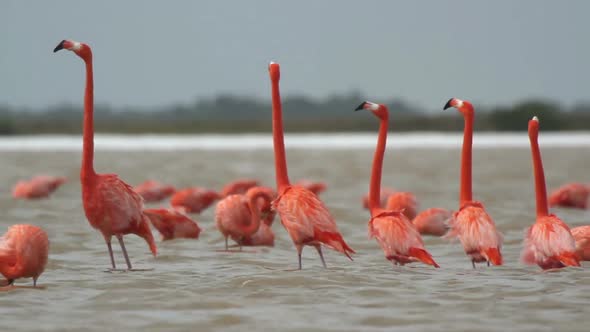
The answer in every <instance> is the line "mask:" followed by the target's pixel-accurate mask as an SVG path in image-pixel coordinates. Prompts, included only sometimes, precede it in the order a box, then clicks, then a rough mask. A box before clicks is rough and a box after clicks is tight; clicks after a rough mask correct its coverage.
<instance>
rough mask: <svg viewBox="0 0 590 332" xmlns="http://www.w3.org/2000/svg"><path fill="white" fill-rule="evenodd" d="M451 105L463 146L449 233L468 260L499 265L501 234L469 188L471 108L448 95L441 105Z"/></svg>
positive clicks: (473, 263)
mask: <svg viewBox="0 0 590 332" xmlns="http://www.w3.org/2000/svg"><path fill="white" fill-rule="evenodd" d="M449 107H455V108H456V109H457V110H458V111H459V112H460V113H461V114H463V118H464V121H465V128H464V129H463V149H462V152H461V194H460V200H459V211H457V212H455V213H454V214H453V219H452V220H451V221H450V222H449V227H450V229H449V232H448V233H447V234H448V236H449V237H451V238H453V237H456V238H459V240H460V241H461V243H462V244H463V248H464V249H465V254H467V255H468V256H471V263H472V265H473V268H475V263H481V262H487V263H488V266H489V264H490V263H492V264H494V265H502V253H501V252H500V250H501V247H502V235H501V234H500V233H499V232H498V231H497V230H496V224H494V221H493V220H492V218H491V217H490V216H489V215H488V213H487V212H486V210H485V208H484V206H483V204H482V203H480V202H477V201H474V200H473V199H472V192H471V149H472V146H471V145H472V140H473V117H474V115H475V114H474V113H475V111H474V109H473V105H471V103H470V102H468V101H463V100H461V99H457V98H451V99H450V100H449V101H448V102H447V103H446V105H445V107H444V109H445V110H446V109H447V108H449Z"/></svg>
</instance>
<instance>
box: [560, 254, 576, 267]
mask: <svg viewBox="0 0 590 332" xmlns="http://www.w3.org/2000/svg"><path fill="white" fill-rule="evenodd" d="M558 259H559V261H560V262H561V263H562V264H563V265H565V266H580V260H579V258H578V256H577V255H576V253H574V252H563V253H561V254H560V255H559V256H558Z"/></svg>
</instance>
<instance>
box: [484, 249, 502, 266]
mask: <svg viewBox="0 0 590 332" xmlns="http://www.w3.org/2000/svg"><path fill="white" fill-rule="evenodd" d="M484 252H485V255H486V256H487V258H488V261H489V262H490V263H492V264H494V265H502V254H501V253H500V250H499V249H498V248H487V249H485V250H484Z"/></svg>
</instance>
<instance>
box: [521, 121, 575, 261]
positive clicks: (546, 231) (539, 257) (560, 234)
mask: <svg viewBox="0 0 590 332" xmlns="http://www.w3.org/2000/svg"><path fill="white" fill-rule="evenodd" d="M538 137H539V119H538V118H537V117H536V116H535V117H533V118H532V119H531V120H530V121H529V140H530V141H531V152H532V159H533V171H534V173H535V193H536V198H537V221H536V222H535V223H534V224H533V225H532V226H531V227H530V228H529V229H528V230H527V232H526V235H525V238H524V248H523V250H522V253H521V258H522V261H523V262H524V263H525V264H530V265H533V264H537V265H539V266H540V267H541V268H542V269H544V270H546V269H554V268H562V267H566V266H580V262H579V259H578V257H577V255H576V241H575V240H574V237H573V236H572V233H571V232H570V229H569V227H568V226H567V224H566V223H564V222H563V221H562V220H561V219H559V218H558V217H557V216H556V215H554V214H549V208H548V207H547V190H546V189H545V174H544V172H543V161H542V160H541V151H539V143H538Z"/></svg>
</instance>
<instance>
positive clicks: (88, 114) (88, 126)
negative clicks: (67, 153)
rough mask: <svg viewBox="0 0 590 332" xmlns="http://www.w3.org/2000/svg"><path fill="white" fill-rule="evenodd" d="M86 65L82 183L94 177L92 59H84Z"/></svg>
mask: <svg viewBox="0 0 590 332" xmlns="http://www.w3.org/2000/svg"><path fill="white" fill-rule="evenodd" d="M84 62H85V63H86V90H85V93H84V128H83V145H82V169H81V170H80V179H81V180H82V182H83V183H84V182H86V181H88V180H90V179H91V178H92V177H93V176H95V175H96V173H95V172H94V115H93V113H94V81H93V74H92V58H90V59H84Z"/></svg>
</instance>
